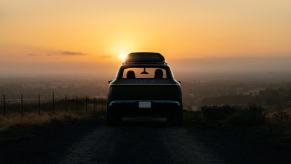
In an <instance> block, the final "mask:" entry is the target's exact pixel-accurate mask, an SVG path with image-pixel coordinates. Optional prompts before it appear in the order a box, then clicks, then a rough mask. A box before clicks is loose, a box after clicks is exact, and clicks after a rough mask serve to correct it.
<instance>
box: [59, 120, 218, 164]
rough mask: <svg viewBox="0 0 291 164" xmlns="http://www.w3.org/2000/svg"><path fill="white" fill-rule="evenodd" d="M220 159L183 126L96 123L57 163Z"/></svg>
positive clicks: (189, 161) (212, 160) (210, 161)
mask: <svg viewBox="0 0 291 164" xmlns="http://www.w3.org/2000/svg"><path fill="white" fill-rule="evenodd" d="M72 163H196V164H200V163H223V161H222V160H220V159H219V158H218V156H216V155H215V154H213V153H212V152H210V151H209V150H207V149H206V148H205V147H204V146H203V144H201V143H200V142H199V141H198V140H197V139H196V138H195V134H194V133H191V132H190V131H189V130H187V129H186V128H184V127H167V126H163V125H153V124H152V125H151V124H150V125H148V124H146V125H145V124H143V125H139V126H137V125H136V126H133V125H130V124H127V125H122V126H118V127H107V126H99V127H96V129H95V130H94V131H92V132H91V133H90V134H89V135H87V136H85V137H84V138H82V139H81V140H80V141H79V142H78V143H76V144H74V145H72V147H71V148H70V149H69V150H68V152H67V154H66V156H65V157H64V158H63V159H62V160H61V161H60V164H72Z"/></svg>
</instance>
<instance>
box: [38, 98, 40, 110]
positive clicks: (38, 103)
mask: <svg viewBox="0 0 291 164" xmlns="http://www.w3.org/2000/svg"><path fill="white" fill-rule="evenodd" d="M38 114H39V115H40V94H38Z"/></svg>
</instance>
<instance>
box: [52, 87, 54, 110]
mask: <svg viewBox="0 0 291 164" xmlns="http://www.w3.org/2000/svg"><path fill="white" fill-rule="evenodd" d="M52 103H53V104H52V106H53V112H54V113H55V91H54V90H53V93H52Z"/></svg>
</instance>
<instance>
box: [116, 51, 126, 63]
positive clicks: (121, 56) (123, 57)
mask: <svg viewBox="0 0 291 164" xmlns="http://www.w3.org/2000/svg"><path fill="white" fill-rule="evenodd" d="M127 54H128V53H127V52H120V53H119V54H118V57H119V59H120V60H122V61H125V60H126V58H127Z"/></svg>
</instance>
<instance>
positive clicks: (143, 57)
mask: <svg viewBox="0 0 291 164" xmlns="http://www.w3.org/2000/svg"><path fill="white" fill-rule="evenodd" d="M123 64H166V63H165V58H164V57H163V55H161V54H160V53H157V52H133V53H130V54H128V56H127V59H126V61H125V62H124V63H123Z"/></svg>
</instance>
